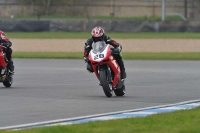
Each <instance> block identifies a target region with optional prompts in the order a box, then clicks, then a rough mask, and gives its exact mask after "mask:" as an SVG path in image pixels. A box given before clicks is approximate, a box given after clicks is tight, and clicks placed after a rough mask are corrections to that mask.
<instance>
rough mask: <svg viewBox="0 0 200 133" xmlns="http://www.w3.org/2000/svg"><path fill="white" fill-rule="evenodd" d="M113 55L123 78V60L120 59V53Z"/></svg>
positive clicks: (124, 75) (124, 73) (124, 74)
mask: <svg viewBox="0 0 200 133" xmlns="http://www.w3.org/2000/svg"><path fill="white" fill-rule="evenodd" d="M113 56H114V57H115V59H116V61H117V63H118V64H119V66H120V71H121V78H122V79H125V78H126V71H125V67H124V62H123V61H122V57H121V55H120V54H115V55H113Z"/></svg>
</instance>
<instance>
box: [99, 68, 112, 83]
mask: <svg viewBox="0 0 200 133" xmlns="http://www.w3.org/2000/svg"><path fill="white" fill-rule="evenodd" d="M99 71H106V74H107V81H108V84H112V82H113V80H112V74H111V70H110V67H109V66H108V64H102V65H98V73H99Z"/></svg>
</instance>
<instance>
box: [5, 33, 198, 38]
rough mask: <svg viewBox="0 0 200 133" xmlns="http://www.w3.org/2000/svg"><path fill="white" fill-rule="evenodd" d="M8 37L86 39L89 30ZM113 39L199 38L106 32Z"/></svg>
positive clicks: (164, 34) (88, 35)
mask: <svg viewBox="0 0 200 133" xmlns="http://www.w3.org/2000/svg"><path fill="white" fill-rule="evenodd" d="M6 34H7V36H8V37H9V38H11V39H12V38H23V39H24V38H33V39H51V38H54V39H55V38H57V39H65V38H68V39H87V38H89V37H90V36H91V34H90V32H6ZM106 34H107V35H108V36H110V37H111V38H113V39H119V38H120V39H137V38H140V39H141V38H144V39H153V38H154V39H160V38H162V39H169V38H170V39H200V33H191V32H181V33H177V32H171V33H170V32H164V33H156V32H143V33H106Z"/></svg>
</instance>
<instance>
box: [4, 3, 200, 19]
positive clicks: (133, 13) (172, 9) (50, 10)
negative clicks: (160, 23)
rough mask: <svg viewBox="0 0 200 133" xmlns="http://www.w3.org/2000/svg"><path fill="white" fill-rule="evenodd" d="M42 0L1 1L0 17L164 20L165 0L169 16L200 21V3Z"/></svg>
mask: <svg viewBox="0 0 200 133" xmlns="http://www.w3.org/2000/svg"><path fill="white" fill-rule="evenodd" d="M41 1H43V0H41ZM41 1H37V0H26V1H25V2H21V1H20V0H0V16H7V17H9V16H27V15H38V14H39V15H66V16H110V17H113V16H114V17H141V16H144V17H161V16H162V13H163V8H162V5H163V1H164V7H165V12H164V13H165V15H166V16H179V17H181V18H182V19H183V20H186V19H187V20H200V0H67V1H66V0H49V1H50V3H48V4H49V5H48V6H47V5H45V2H44V3H42V2H41ZM46 4H47V3H46Z"/></svg>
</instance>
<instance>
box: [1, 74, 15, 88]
mask: <svg viewBox="0 0 200 133" xmlns="http://www.w3.org/2000/svg"><path fill="white" fill-rule="evenodd" d="M12 83H13V77H12V76H10V75H8V76H7V77H6V79H5V81H4V82H3V85H4V86H5V87H10V86H11V85H12Z"/></svg>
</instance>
